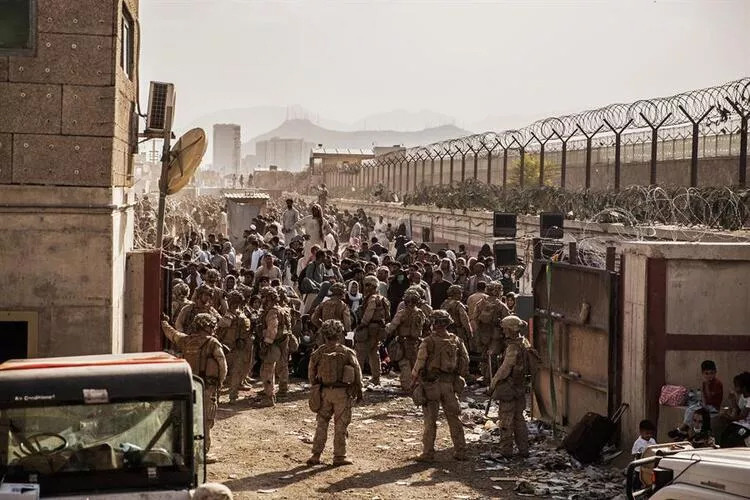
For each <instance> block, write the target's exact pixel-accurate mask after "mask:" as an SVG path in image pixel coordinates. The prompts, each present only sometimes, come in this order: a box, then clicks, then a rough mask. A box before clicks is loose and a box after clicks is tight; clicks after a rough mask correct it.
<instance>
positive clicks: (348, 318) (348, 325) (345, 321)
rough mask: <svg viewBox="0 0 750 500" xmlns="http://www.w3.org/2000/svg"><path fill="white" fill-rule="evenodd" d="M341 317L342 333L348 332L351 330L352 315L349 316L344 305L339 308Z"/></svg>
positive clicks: (347, 309)
mask: <svg viewBox="0 0 750 500" xmlns="http://www.w3.org/2000/svg"><path fill="white" fill-rule="evenodd" d="M341 317H342V318H343V321H342V323H343V324H344V332H348V331H349V330H351V329H352V315H351V314H349V307H348V306H347V305H346V304H345V303H343V305H342V306H341Z"/></svg>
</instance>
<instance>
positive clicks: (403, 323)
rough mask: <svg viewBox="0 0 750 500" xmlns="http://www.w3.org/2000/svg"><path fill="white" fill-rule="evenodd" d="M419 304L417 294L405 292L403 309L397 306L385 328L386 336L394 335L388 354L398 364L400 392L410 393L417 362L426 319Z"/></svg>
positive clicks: (413, 291) (415, 292)
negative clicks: (398, 353)
mask: <svg viewBox="0 0 750 500" xmlns="http://www.w3.org/2000/svg"><path fill="white" fill-rule="evenodd" d="M419 302H420V296H419V292H417V291H416V290H413V289H411V288H410V289H408V290H406V292H405V293H404V301H403V307H402V306H401V305H399V310H398V312H396V315H395V316H394V317H393V320H392V321H391V322H390V323H388V325H386V327H385V330H386V332H387V333H388V335H393V334H394V333H395V337H394V339H393V340H392V341H391V343H389V349H388V353H389V355H390V356H391V361H395V362H397V363H398V369H399V376H400V379H401V390H403V391H404V392H407V393H410V392H411V386H412V380H411V369H412V368H413V367H414V363H416V361H417V349H418V348H419V341H420V340H421V337H422V329H423V328H424V324H425V322H426V319H427V318H426V317H425V314H424V312H422V310H421V309H420V308H419ZM395 343H398V345H396V344H395ZM397 352H400V356H397V355H396V353H397ZM394 357H398V359H394Z"/></svg>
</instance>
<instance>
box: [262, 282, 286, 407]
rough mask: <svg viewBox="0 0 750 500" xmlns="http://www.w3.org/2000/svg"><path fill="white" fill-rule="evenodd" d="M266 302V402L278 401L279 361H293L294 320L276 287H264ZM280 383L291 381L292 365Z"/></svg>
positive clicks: (264, 377) (280, 362)
mask: <svg viewBox="0 0 750 500" xmlns="http://www.w3.org/2000/svg"><path fill="white" fill-rule="evenodd" d="M260 297H261V300H262V303H263V306H262V307H263V309H262V312H261V321H262V329H263V330H262V338H261V343H260V358H261V360H263V364H262V365H261V367H260V377H261V379H262V380H263V393H264V395H265V400H264V402H263V406H275V405H276V394H275V389H276V371H277V368H276V367H277V365H278V364H281V365H282V366H283V365H284V364H286V363H288V362H289V335H290V328H291V324H290V321H289V316H288V314H287V313H286V311H284V309H283V308H282V307H280V306H279V294H278V292H277V291H276V289H275V288H271V287H265V288H263V289H261V291H260ZM279 375H280V377H279V385H280V386H281V387H286V386H287V385H288V384H289V369H288V368H287V369H286V370H283V369H282V370H280V373H279Z"/></svg>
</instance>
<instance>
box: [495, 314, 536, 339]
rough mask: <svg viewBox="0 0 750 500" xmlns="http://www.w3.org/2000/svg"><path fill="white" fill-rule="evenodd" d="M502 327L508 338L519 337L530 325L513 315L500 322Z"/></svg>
mask: <svg viewBox="0 0 750 500" xmlns="http://www.w3.org/2000/svg"><path fill="white" fill-rule="evenodd" d="M500 326H501V327H502V328H503V333H504V335H505V336H506V337H518V334H519V333H520V332H522V331H523V330H525V329H526V328H528V326H529V324H528V323H527V322H525V321H524V320H522V319H521V318H519V317H518V316H515V315H513V314H511V315H510V316H506V317H504V318H503V319H502V320H501V321H500Z"/></svg>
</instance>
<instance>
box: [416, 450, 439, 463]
mask: <svg viewBox="0 0 750 500" xmlns="http://www.w3.org/2000/svg"><path fill="white" fill-rule="evenodd" d="M414 460H416V461H417V462H434V461H435V452H432V453H429V452H422V453H420V454H419V455H417V457H416V458H415V459H414Z"/></svg>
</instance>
